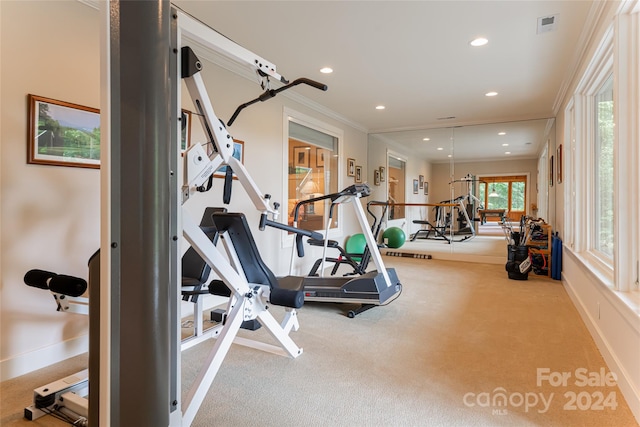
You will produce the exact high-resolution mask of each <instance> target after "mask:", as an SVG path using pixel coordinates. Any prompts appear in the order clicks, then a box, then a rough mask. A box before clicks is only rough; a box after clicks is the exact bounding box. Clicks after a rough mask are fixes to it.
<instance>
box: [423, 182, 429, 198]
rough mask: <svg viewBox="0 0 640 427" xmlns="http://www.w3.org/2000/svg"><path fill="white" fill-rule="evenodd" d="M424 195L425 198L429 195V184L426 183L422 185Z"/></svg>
mask: <svg viewBox="0 0 640 427" xmlns="http://www.w3.org/2000/svg"><path fill="white" fill-rule="evenodd" d="M424 195H425V196H428V195H429V183H428V182H425V183H424Z"/></svg>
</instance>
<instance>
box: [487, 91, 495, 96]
mask: <svg viewBox="0 0 640 427" xmlns="http://www.w3.org/2000/svg"><path fill="white" fill-rule="evenodd" d="M497 94H498V92H487V93H485V94H484V96H496V95H497Z"/></svg>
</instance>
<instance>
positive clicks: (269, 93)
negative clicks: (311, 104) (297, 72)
mask: <svg viewBox="0 0 640 427" xmlns="http://www.w3.org/2000/svg"><path fill="white" fill-rule="evenodd" d="M301 83H304V84H306V85H309V86H311V87H315V88H316V89H320V90H327V85H325V84H323V83H319V82H316V81H314V80H311V79H307V78H306V77H301V78H299V79H295V80H294V81H292V82H291V83H289V84H288V85H285V86H282V87H280V88H278V89H269V90H266V91H265V92H264V93H263V94H262V95H260V96H259V97H257V98H256V99H252V100H251V101H249V102H245V103H244V104H242V105H240V106H239V107H238V108H236V111H235V112H234V113H233V115H232V116H231V118H230V119H229V121H228V122H227V126H231V125H232V124H233V122H234V121H235V120H236V119H237V118H238V115H239V114H240V112H241V111H242V110H243V109H245V108H247V107H248V106H250V105H252V104H255V103H256V102H258V101H260V102H264V101H268V100H269V99H271V98H273V97H274V96H276V95H277V94H278V93H280V92H282V91H283V90H287V89H289V88H291V87H293V86H297V85H299V84H301Z"/></svg>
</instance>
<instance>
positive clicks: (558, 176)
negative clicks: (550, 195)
mask: <svg viewBox="0 0 640 427" xmlns="http://www.w3.org/2000/svg"><path fill="white" fill-rule="evenodd" d="M556 158H557V159H558V160H557V162H558V165H557V166H556V169H557V170H558V173H557V174H556V182H557V183H558V184H562V144H560V146H559V147H558V151H557V153H556Z"/></svg>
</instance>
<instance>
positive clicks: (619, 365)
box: [562, 274, 640, 423]
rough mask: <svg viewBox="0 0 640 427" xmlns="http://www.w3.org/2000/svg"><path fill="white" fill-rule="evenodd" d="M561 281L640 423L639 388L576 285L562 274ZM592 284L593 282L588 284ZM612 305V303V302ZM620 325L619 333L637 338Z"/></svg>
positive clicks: (604, 298) (633, 333)
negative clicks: (614, 373)
mask: <svg viewBox="0 0 640 427" xmlns="http://www.w3.org/2000/svg"><path fill="white" fill-rule="evenodd" d="M562 283H563V285H564V288H565V290H566V291H567V293H568V294H569V297H570V298H571V301H572V302H573V305H574V306H575V307H576V309H577V310H578V313H579V314H580V317H581V318H582V321H583V322H584V323H585V325H586V327H587V329H588V330H589V333H590V334H591V337H592V338H593V340H594V342H595V343H596V346H597V347H598V350H600V353H601V354H602V357H603V358H604V360H605V362H606V363H607V365H608V367H609V370H610V371H614V372H616V373H617V377H618V378H617V383H618V387H619V388H620V391H621V392H622V395H623V396H624V398H625V400H626V402H627V404H628V405H629V409H631V412H632V413H633V415H634V417H635V418H636V420H637V421H638V422H639V423H640V390H638V389H637V388H636V386H635V385H634V383H633V380H632V378H631V376H630V375H629V370H628V369H627V367H626V366H625V365H624V363H623V362H622V361H621V360H620V358H619V357H618V355H617V353H616V349H615V348H613V346H612V345H611V344H610V342H609V340H608V339H607V337H606V335H605V334H604V333H603V331H602V330H601V328H600V327H599V326H598V322H597V321H596V319H594V318H593V316H592V315H591V314H590V313H589V310H588V309H587V306H586V305H585V303H584V301H583V300H582V298H581V297H580V294H579V292H577V291H576V287H575V286H574V285H573V283H572V282H571V280H568V278H567V277H566V276H565V275H564V274H563V277H562ZM581 285H582V287H584V286H585V285H586V283H582V282H581ZM590 285H592V286H593V284H590ZM602 300H603V301H606V300H607V298H606V297H604V295H603V298H602ZM612 305H613V304H612ZM620 326H621V327H620V328H619V329H618V330H617V331H616V332H617V333H620V334H624V333H626V334H628V335H629V339H630V340H637V336H636V333H635V331H633V330H625V328H624V327H622V326H624V325H620Z"/></svg>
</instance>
